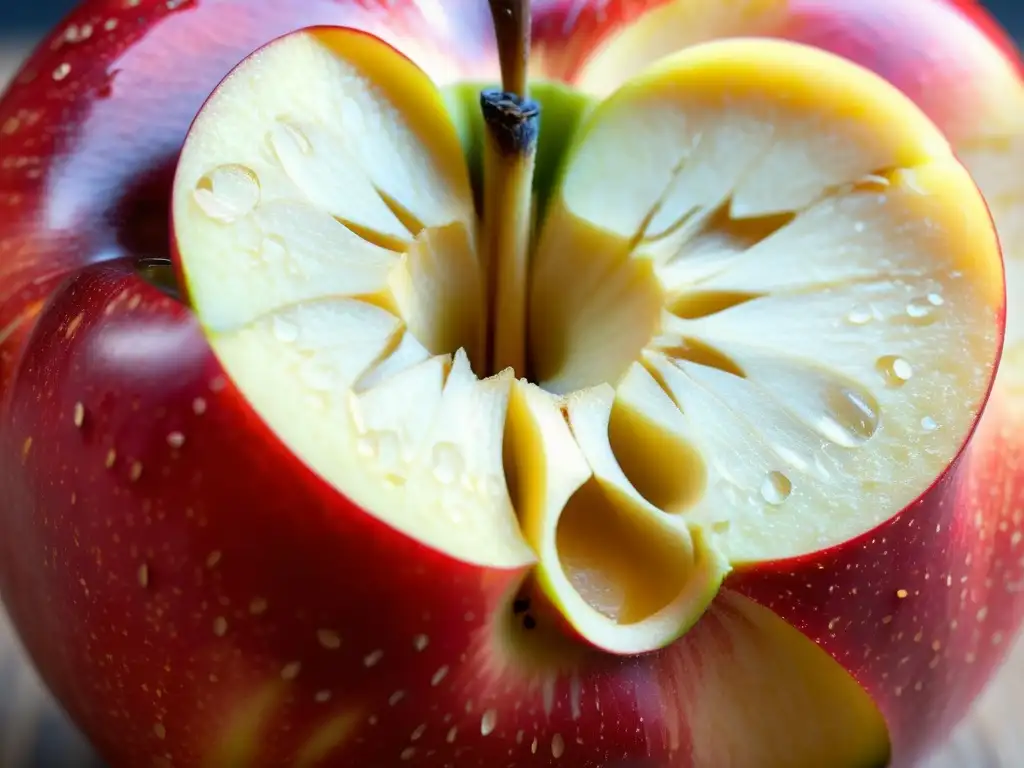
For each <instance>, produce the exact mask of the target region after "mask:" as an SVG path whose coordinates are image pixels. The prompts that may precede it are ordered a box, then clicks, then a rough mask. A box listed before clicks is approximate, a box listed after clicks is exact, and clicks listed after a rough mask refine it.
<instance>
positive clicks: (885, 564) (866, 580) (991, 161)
mask: <svg viewBox="0 0 1024 768" xmlns="http://www.w3.org/2000/svg"><path fill="white" fill-rule="evenodd" d="M664 2H665V0H622V1H621V2H616V0H612V2H596V3H595V2H583V3H565V2H557V0H556V1H554V2H550V3H542V6H543V7H542V8H541V9H540V10H539V12H538V13H537V15H536V16H535V23H536V27H537V30H538V32H537V35H536V37H535V43H534V45H535V48H536V49H537V50H539V51H540V52H541V55H542V58H543V60H544V61H545V62H546V63H548V64H550V65H553V66H556V70H555V71H556V73H557V75H559V76H561V77H564V78H566V79H567V80H569V81H570V82H571V81H572V80H573V78H574V77H576V76H577V75H578V73H579V72H580V71H581V69H582V64H583V63H584V61H585V60H586V58H587V57H588V55H591V54H592V53H593V52H594V51H595V50H596V49H597V48H598V47H599V46H600V44H601V43H602V42H603V41H606V40H608V39H609V38H610V37H612V36H613V35H614V34H616V33H617V32H619V31H621V30H622V29H623V28H625V27H626V26H627V25H629V24H631V23H636V22H638V21H641V20H642V16H643V15H644V14H645V13H647V12H648V11H650V10H651V9H655V8H657V7H659V6H661V5H663V4H664ZM692 5H694V6H699V3H693V4H692ZM737 5H740V6H742V5H743V4H742V3H740V4H737ZM747 5H749V6H750V9H754V8H755V7H756V8H759V9H760V10H761V12H760V13H757V12H755V11H754V10H749V12H748V13H747V15H746V16H745V17H744V22H745V23H746V24H747V25H749V26H746V27H743V26H737V27H734V28H730V29H722V30H720V34H732V35H747V34H755V35H759V36H771V37H778V38H783V39H789V40H793V41H796V42H801V43H805V44H809V45H815V46H817V47H820V48H823V49H825V50H829V51H831V52H833V53H837V54H839V55H842V56H845V57H846V58H849V59H851V60H853V61H855V62H856V63H858V64H860V65H862V66H864V67H866V68H868V69H871V70H873V71H875V72H876V73H878V74H880V75H882V76H884V77H885V78H887V79H888V80H889V81H890V82H892V83H893V84H894V85H896V86H897V87H899V88H900V89H901V90H902V91H903V92H904V93H906V94H907V95H908V96H909V97H910V98H912V99H913V100H914V101H915V102H916V103H917V104H918V105H919V106H920V107H922V109H923V110H924V111H925V112H926V113H927V114H928V115H929V117H931V118H932V120H934V121H935V122H936V123H937V124H938V125H939V127H940V128H942V129H943V130H944V131H945V132H946V134H947V136H949V137H950V139H951V142H952V143H953V145H954V147H955V148H956V149H958V150H959V152H960V154H961V157H962V158H963V160H964V162H965V164H966V165H967V166H968V168H970V169H971V170H972V171H975V172H976V174H977V178H978V181H979V185H980V187H981V189H982V191H983V192H985V193H986V194H987V195H988V196H989V201H990V205H991V206H992V209H993V214H994V216H995V219H996V222H997V225H998V226H999V229H1000V233H1001V235H1002V236H1003V240H1004V256H1005V258H1006V260H1007V269H1008V284H1007V294H1008V295H1007V302H1008V308H1009V312H1010V313H1011V314H1012V315H1013V316H1014V317H1015V316H1016V314H1017V313H1018V312H1024V280H1022V278H1024V272H1021V271H1020V270H1021V267H1020V266H1019V265H1020V264H1021V262H1022V260H1024V239H1022V238H1021V236H1020V231H1021V227H1020V224H1019V222H1020V221H1021V220H1022V219H1024V203H1022V202H1021V201H1022V200H1024V195H1022V194H1021V191H1022V190H1021V184H1022V183H1024V182H1021V181H1020V180H1021V179H1024V83H1022V80H1021V77H1022V75H1024V67H1022V64H1021V60H1020V57H1019V54H1018V52H1017V51H1016V49H1015V47H1014V45H1013V43H1012V42H1011V40H1010V38H1009V36H1008V35H1007V34H1006V33H1005V31H1004V30H1002V29H1001V28H1000V27H999V25H998V24H997V23H996V22H995V20H994V19H992V17H991V16H989V15H988V13H987V12H986V11H985V9H984V8H982V7H981V6H980V5H979V4H977V3H974V2H968V1H966V0H956V2H953V3H950V2H947V1H946V0H912V1H911V0H908V1H907V2H892V1H891V0H832V1H831V2H820V1H819V0H788V2H778V3H773V2H771V1H770V0H769V1H768V2H750V3H748V4H747ZM739 15H742V14H737V16H739ZM680 35H681V37H683V36H687V35H688V32H687V30H681V31H680ZM547 36H550V43H548V42H547V40H546V38H547ZM566 37H570V38H573V39H575V40H576V43H575V45H573V46H569V47H568V48H567V47H566V46H564V45H563V44H562V42H561V40H563V39H564V38H566ZM686 42H687V43H689V44H693V43H698V42H701V40H700V39H696V38H693V37H689V36H687V39H686ZM549 48H550V49H551V50H559V51H561V52H562V53H561V54H560V55H559V56H558V57H556V56H554V55H551V56H545V55H544V54H545V53H546V52H547V49H549ZM566 50H568V51H570V53H569V54H566V53H565V51H566ZM628 76H629V72H626V71H623V72H622V77H628ZM1000 152H1005V154H1004V155H1000V154H999V153H1000ZM994 166H995V167H994ZM1008 192H1010V193H1012V194H1008ZM1020 326H1021V324H1020V323H1019V322H1011V327H1010V328H1008V330H1007V338H1006V348H1005V355H1004V359H1003V362H1002V366H1001V368H1000V372H999V375H998V377H997V379H996V383H995V385H994V388H993V392H992V393H991V397H990V399H989V402H988V405H987V407H986V411H985V414H984V416H983V418H982V419H981V422H980V424H979V426H978V428H977V431H976V433H975V436H974V438H973V440H972V442H971V443H970V447H969V448H968V450H966V451H965V452H964V454H963V455H962V458H961V464H960V467H959V470H958V471H956V472H953V473H951V474H950V475H949V476H947V477H946V478H945V479H944V480H942V481H941V482H940V486H944V490H939V489H938V488H936V489H933V492H932V493H931V494H929V495H928V496H926V497H925V498H924V499H922V500H921V501H920V502H919V503H918V504H916V505H914V506H913V507H911V508H909V509H907V510H905V511H904V512H903V513H902V514H901V515H899V516H898V517H896V518H894V519H893V520H891V521H890V522H889V523H887V524H886V525H884V526H882V527H881V528H879V529H878V530H876V531H874V532H873V533H872V534H871V535H870V536H868V537H866V538H865V539H864V540H863V541H860V542H856V543H851V544H850V545H847V546H845V547H841V548H839V549H837V550H834V551H832V552H830V553H826V554H824V555H815V556H813V557H809V558H805V559H803V560H801V561H798V562H793V563H783V564H779V566H778V567H777V569H775V571H774V572H772V571H771V570H770V569H758V571H757V572H754V573H742V574H736V575H735V576H734V578H733V579H732V581H731V582H730V586H733V587H734V588H736V589H738V590H739V591H740V592H742V593H743V594H745V595H747V596H749V597H752V598H753V599H755V600H757V601H758V602H760V603H762V604H763V605H766V606H768V607H771V608H772V609H773V610H775V611H776V612H777V613H778V614H779V615H781V616H784V617H785V618H786V619H787V620H789V621H790V622H791V623H793V624H794V625H795V626H797V627H799V628H800V629H802V630H803V631H804V632H805V633H807V635H808V636H809V637H811V638H813V639H814V640H815V642H817V643H819V644H820V645H821V646H822V647H823V648H825V649H827V650H828V651H829V653H831V654H832V655H833V656H834V657H835V658H836V659H837V660H839V661H840V662H841V663H842V664H843V665H844V666H845V667H846V668H847V669H848V670H850V672H851V673H852V674H853V675H854V676H855V677H856V678H857V679H858V680H859V681H860V682H861V684H862V685H864V686H865V688H866V689H867V690H869V691H870V692H871V694H872V696H873V697H874V698H875V700H876V701H877V702H878V703H879V704H880V706H881V707H882V708H883V710H884V712H885V714H886V717H887V720H888V721H889V723H890V727H891V729H892V735H893V739H894V743H895V748H896V753H897V755H900V754H902V755H914V756H916V755H918V754H920V753H921V752H922V751H923V750H925V749H927V747H928V746H929V745H930V742H934V741H935V740H936V739H941V738H942V737H943V735H944V734H945V733H947V732H948V729H949V728H950V727H951V726H952V725H954V724H955V723H956V722H957V721H958V720H959V719H960V718H961V717H962V716H963V715H964V713H965V712H966V709H967V707H968V706H969V704H970V702H971V701H972V700H973V699H974V698H975V696H976V695H977V694H978V693H979V691H980V689H981V688H982V687H983V686H984V684H985V683H986V681H987V680H988V679H989V678H990V677H991V674H992V672H993V670H994V669H995V668H996V667H997V666H998V665H999V663H1000V662H1001V661H1002V659H1003V657H1004V655H1005V653H1006V651H1007V650H1008V649H1009V647H1010V646H1011V645H1012V640H1013V638H1014V635H1015V634H1016V632H1017V631H1018V629H1019V627H1020V626H1021V623H1022V621H1024V541H1022V529H1024V474H1022V469H1024V444H1022V443H1021V440H1020V437H1019V436H1020V435H1021V434H1024V329H1022V328H1021V327H1020ZM936 496H937V498H938V499H939V501H938V503H937V504H932V503H930V501H931V500H932V499H933V498H936Z"/></svg>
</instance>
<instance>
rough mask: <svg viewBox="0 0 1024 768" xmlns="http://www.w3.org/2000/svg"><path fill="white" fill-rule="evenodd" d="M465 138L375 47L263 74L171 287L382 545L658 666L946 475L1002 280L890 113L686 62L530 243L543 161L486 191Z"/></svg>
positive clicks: (591, 134)
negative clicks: (734, 601)
mask: <svg viewBox="0 0 1024 768" xmlns="http://www.w3.org/2000/svg"><path fill="white" fill-rule="evenodd" d="M552 98H554V97H552ZM492 106H493V105H492ZM465 128H466V126H464V125H459V126H457V125H455V124H453V121H452V119H451V118H450V117H449V115H448V113H447V112H446V110H445V102H444V100H443V98H442V96H441V94H440V93H439V92H438V91H437V89H436V88H435V87H434V86H433V85H432V84H431V83H430V81H429V80H428V79H427V78H426V76H425V75H424V74H423V73H422V72H421V71H420V70H418V69H417V68H416V67H415V66H414V65H413V64H412V63H411V62H410V61H408V60H407V59H405V58H403V57H402V56H401V55H400V54H398V53H397V52H395V51H394V50H393V49H391V48H390V47H388V46H387V45H385V44H384V43H382V42H380V41H378V40H376V39H374V38H372V37H370V36H367V35H364V34H361V33H358V32H354V31H351V30H344V29H315V30H307V31H303V32H299V33H296V34H293V35H289V36H287V37H284V38H281V39H280V40H278V41H276V42H274V43H272V44H270V45H269V46H267V47H266V48H264V49H262V50H261V51H259V52H257V53H255V54H253V55H252V56H251V57H250V58H249V59H247V60H246V61H245V62H243V63H242V64H241V65H240V66H239V67H238V68H237V69H236V70H235V71H234V72H233V73H232V74H231V75H230V76H229V77H228V78H227V79H226V80H225V81H224V83H223V84H221V86H220V87H219V88H218V89H217V91H216V92H215V93H214V94H213V96H212V97H211V98H210V100H209V101H208V103H207V104H206V105H205V107H204V108H203V110H202V112H201V113H200V115H199V116H198V118H197V119H196V121H195V124H194V126H193V128H192V130H191V132H190V134H189V137H188V140H187V142H186V144H185V147H184V150H183V152H182V156H181V160H180V165H179V168H178V173H177V177H176V180H175V187H174V197H173V221H174V235H175V240H176V247H177V260H178V266H179V269H180V271H181V273H182V276H183V282H184V284H185V286H186V287H187V290H188V293H189V296H190V299H191V302H192V304H193V306H194V308H195V311H196V312H197V314H198V316H199V318H200V320H201V322H202V324H203V326H204V327H205V329H206V331H207V333H208V336H209V338H210V341H211V344H212V346H213V348H214V350H215V351H216V354H217V355H218V357H219V359H220V361H221V362H222V364H223V365H224V368H225V370H226V371H227V372H228V374H229V375H230V376H231V377H232V379H233V380H234V381H235V382H236V384H237V385H238V387H239V388H240V389H241V391H242V392H243V393H244V394H245V396H246V397H247V398H248V399H249V401H250V402H251V404H252V406H253V408H254V409H255V410H256V412H258V413H259V414H260V415H261V416H262V418H263V419H264V420H265V421H266V422H267V423H268V424H269V425H270V427H271V428H272V429H273V430H274V431H275V432H276V434H277V435H279V436H280V439H281V440H282V441H283V442H284V444H286V445H287V446H288V447H289V448H290V449H291V450H292V451H293V452H294V453H295V454H296V455H297V456H299V457H300V458H301V459H302V460H303V461H305V462H306V463H307V464H308V466H310V467H311V468H312V469H313V470H314V471H316V472H317V473H319V474H320V475H321V476H322V477H323V479H324V480H325V481H326V482H328V483H330V484H331V485H333V486H334V487H335V488H337V490H338V491H339V493H341V494H343V495H344V496H346V497H347V498H349V499H351V500H352V501H353V502H354V503H355V504H356V505H357V506H358V508H360V509H362V510H365V513H366V514H371V515H374V516H376V517H377V518H379V519H380V520H382V521H384V522H386V523H387V524H389V525H390V526H392V527H393V528H394V529H396V530H397V531H398V532H400V533H401V534H403V535H406V536H410V537H413V538H415V539H417V540H418V541H420V542H422V543H423V544H425V545H427V546H429V547H432V548H434V549H436V550H438V551H441V552H443V553H445V554H447V555H448V556H450V557H452V558H456V559H459V560H462V561H465V562H469V563H473V564H477V565H479V566H481V567H485V568H502V569H533V572H534V575H535V576H536V583H537V584H539V585H540V587H541V590H542V592H543V593H544V595H546V597H547V598H548V599H549V600H550V604H551V605H552V606H553V607H554V608H555V609H556V612H557V614H558V615H559V616H560V617H561V618H563V619H564V620H565V622H566V624H567V625H568V626H570V627H571V628H572V629H573V630H574V631H575V632H576V633H577V634H578V635H580V636H582V637H583V638H584V639H586V640H587V641H589V642H590V643H591V644H593V645H595V646H598V647H600V648H603V649H606V650H608V651H611V652H614V653H639V652H643V651H648V650H653V649H657V648H661V647H663V646H665V645H667V644H669V643H671V642H672V641H673V640H675V639H676V638H678V637H679V636H680V635H681V634H683V633H685V632H686V631H687V630H688V629H689V628H691V627H692V626H693V625H694V624H695V623H696V622H697V620H698V619H699V618H700V616H701V615H702V614H703V613H704V612H705V610H706V609H707V607H708V606H709V605H710V604H711V602H712V601H713V600H714V598H715V595H716V594H717V593H718V591H719V588H720V586H721V584H722V582H723V579H725V577H726V575H727V574H728V572H729V571H730V569H731V568H733V567H736V566H738V565H745V564H751V563H757V562H763V561H770V560H777V559H780V558H786V557H792V556H797V555H801V554H806V553H810V552H814V551H817V550H820V549H823V548H826V547H830V546H834V545H837V544H839V543H842V542H844V541H847V540H849V539H852V538H855V537H857V536H859V535H861V534H864V533H865V532H867V531H868V530H869V529H871V528H872V527H873V526H875V525H877V524H878V523H880V522H882V521H884V520H886V519H888V518H890V517H892V516H893V515H895V514H896V513H898V512H899V510H901V509H902V508H904V507H905V506H906V505H907V504H909V503H911V502H912V501H913V500H914V499H915V498H916V497H917V496H918V495H919V494H921V493H922V492H923V491H924V490H925V489H926V488H927V486H928V485H929V483H931V482H932V481H933V479H934V478H935V477H938V476H940V475H941V474H942V473H943V471H944V469H945V468H946V466H947V465H948V464H949V463H950V462H951V461H952V460H953V458H954V457H955V456H956V454H957V452H958V450H959V448H960V446H961V445H962V444H963V442H964V440H965V439H966V437H967V434H968V432H969V430H970V428H971V425H972V424H973V421H974V417H975V415H976V411H977V409H978V408H979V407H980V404H981V402H982V400H983V398H984V395H985V393H986V391H987V388H988V386H989V384H990V381H991V377H992V369H993V362H994V360H995V359H996V357H997V353H998V347H999V338H1000V323H1001V317H1002V274H1001V266H1000V263H999V258H998V248H997V244H996V242H995V237H994V235H993V233H992V230H991V226H990V222H989V218H988V216H987V213H986V211H985V208H984V204H983V202H982V201H981V198H980V195H979V194H978V193H977V191H976V189H975V187H974V185H973V184H972V182H971V180H970V178H969V176H968V175H967V173H966V172H965V171H964V170H963V169H962V168H961V166H960V165H959V164H958V163H957V162H956V161H955V159H954V158H953V155H952V153H951V151H950V149H949V147H948V146H947V145H946V143H945V141H944V140H943V139H942V137H941V135H940V134H939V132H938V131H937V130H936V129H935V128H934V127H933V126H932V124H931V123H930V122H929V121H928V120H927V119H926V118H925V117H924V116H923V115H922V114H921V113H920V112H918V111H917V110H916V109H915V108H914V107H913V106H912V105H911V103H910V102H909V101H907V100H906V99H905V98H904V97H903V96H901V95H900V94H899V93H898V92H896V91H895V90H894V89H893V88H892V87H890V86H888V85H887V84H886V83H885V82H884V81H882V80H880V79H878V78H876V77H874V76H873V75H871V74H869V73H868V72H866V71H864V70H861V69H859V68H857V67H855V66H854V65H852V64H849V63H847V62H844V61H842V60H840V59H838V58H835V57H832V56H830V55H828V54H824V53H821V52H819V51H815V50H812V49H809V48H803V47H800V46H797V45H793V44H788V43H781V42H775V41H749V40H740V41H732V42H723V43H714V44H709V45H705V46H701V47H696V48H692V49H689V50H686V51H684V52H683V53H681V54H679V55H676V56H674V57H672V58H669V59H666V60H664V61H662V62H659V63H658V64H656V65H655V66H654V67H653V68H651V69H649V70H648V71H646V72H645V73H643V74H642V75H640V76H638V77H637V78H635V79H633V80H631V81H630V82H629V83H627V84H626V85H624V86H623V87H622V88H621V89H619V90H618V91H617V92H616V93H614V94H612V95H611V96H610V97H609V98H608V99H607V100H606V101H605V102H604V103H602V104H601V105H599V106H597V107H596V108H595V109H594V110H593V111H591V112H588V113H587V114H586V115H585V116H584V117H582V119H581V123H580V126H579V128H578V131H577V132H576V134H575V136H574V138H572V139H571V140H570V141H569V142H567V146H568V149H567V150H566V152H565V153H563V154H564V156H562V157H560V158H558V159H557V162H558V168H559V169H560V170H559V173H557V174H555V173H552V172H551V169H550V168H547V169H542V171H543V172H544V173H545V174H546V176H547V177H548V178H555V179H557V180H556V181H555V182H554V186H553V188H551V189H544V190H540V191H539V192H538V194H544V195H546V199H547V200H548V202H547V204H546V207H545V215H544V216H543V220H542V221H540V222H538V223H536V224H533V223H532V221H531V217H530V216H529V215H525V214H524V211H523V207H524V206H527V205H529V204H530V198H529V195H527V194H523V186H524V185H525V184H529V183H530V173H531V172H532V166H533V165H534V159H533V158H532V157H531V158H530V159H529V162H523V163H516V162H508V163H505V164H504V165H503V161H501V158H500V157H497V156H496V155H492V156H490V157H489V158H488V159H487V161H486V162H484V163H483V165H484V175H485V177H487V176H488V174H490V178H491V180H490V181H488V182H487V183H488V184H491V182H492V181H493V180H494V175H495V173H499V174H500V173H502V172H503V169H504V170H507V171H508V172H511V170H512V169H514V170H515V173H516V174H517V175H516V177H515V178H516V179H518V181H509V177H506V178H505V179H504V181H505V183H504V185H503V186H502V185H497V186H494V185H491V186H489V187H488V190H487V193H486V194H480V195H474V190H473V189H472V187H471V183H470V176H469V173H468V171H467V161H466V158H464V156H463V151H462V149H461V147H460V144H459V136H460V135H466V134H467V131H466V130H465ZM488 146H490V145H488ZM502 146H503V145H501V142H498V144H497V145H494V146H491V149H489V150H485V151H491V152H495V151H497V150H495V147H497V149H498V150H502ZM507 149H508V147H505V148H504V150H507ZM504 150H502V151H504ZM496 158H497V159H496ZM506 159H507V158H506ZM542 160H543V162H545V163H551V162H555V159H554V158H551V157H550V156H549V155H544V156H543V157H542ZM495 169H497V171H496V170H495ZM527 189H528V188H527ZM501 190H504V191H503V192H502V191H501ZM476 198H479V199H482V200H484V201H485V203H484V204H485V208H486V209H487V210H486V211H485V215H483V216H480V215H478V213H477V211H476V209H475V206H474V199H476ZM500 211H504V212H505V214H506V215H504V216H503V215H496V214H497V213H500ZM484 222H487V224H488V225H489V227H490V228H491V231H485V229H486V228H485V225H484ZM497 227H505V228H509V229H508V231H505V232H496V231H494V230H495V228H497ZM522 227H527V228H530V227H535V230H530V229H528V230H525V231H524V230H522V229H521V228H522ZM495 243H496V244H497V245H494V244H495ZM489 244H490V245H489ZM495 260H497V261H495ZM501 275H516V278H515V279H514V280H502V279H501V278H500V276H501ZM495 276H498V278H497V279H496V278H495ZM491 305H493V306H517V307H522V308H523V309H524V310H526V312H525V317H524V318H523V320H522V322H521V323H520V324H518V325H517V326H516V327H510V321H509V318H510V316H509V315H501V316H498V317H497V318H495V317H494V312H493V308H492V306H491ZM520 326H521V327H520ZM496 336H499V337H500V338H498V339H497V341H498V342H499V343H498V344H497V345H496V343H495V341H496V339H495V337H496ZM520 343H522V344H524V345H525V350H524V351H525V355H517V354H513V355H512V359H520V360H523V359H525V361H526V362H525V363H522V362H520V363H519V364H514V365H515V368H508V369H505V370H491V368H492V367H493V364H492V362H491V359H492V357H493V355H492V354H491V350H492V348H494V347H495V346H497V347H499V348H500V347H502V346H503V345H505V346H509V345H511V346H515V345H517V344H520ZM499 357H500V354H499ZM520 367H522V369H521V370H520V369H519V368H520Z"/></svg>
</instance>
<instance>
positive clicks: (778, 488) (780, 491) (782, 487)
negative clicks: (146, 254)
mask: <svg viewBox="0 0 1024 768" xmlns="http://www.w3.org/2000/svg"><path fill="white" fill-rule="evenodd" d="M792 492H793V483H792V482H791V481H790V479H789V478H788V477H786V476H785V475H784V474H782V473H781V472H776V471H772V472H769V473H768V474H767V475H765V477H764V482H762V483H761V496H762V498H764V500H765V501H767V502H768V503H769V504H772V505H774V506H778V505H779V504H781V503H782V502H784V501H785V500H786V499H788V498H789V494H791V493H792Z"/></svg>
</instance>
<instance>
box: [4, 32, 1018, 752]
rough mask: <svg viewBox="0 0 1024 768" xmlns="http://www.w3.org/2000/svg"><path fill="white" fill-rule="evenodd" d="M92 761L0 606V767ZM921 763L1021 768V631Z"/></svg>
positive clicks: (16, 49) (13, 46)
mask: <svg viewBox="0 0 1024 768" xmlns="http://www.w3.org/2000/svg"><path fill="white" fill-rule="evenodd" d="M26 52H27V45H26V44H24V43H21V42H19V41H6V42H4V41H2V40H0V89H2V87H3V84H4V83H5V82H6V80H7V78H8V77H9V76H10V75H11V74H13V71H14V69H15V68H16V66H17V65H18V63H19V62H20V60H21V58H22V56H23V55H24V54H25V53H26ZM29 724H31V727H26V725H29ZM40 729H41V730H40ZM93 765H96V764H95V763H94V762H93V760H92V759H91V758H90V756H89V750H88V747H87V746H86V744H85V742H84V741H83V740H82V739H81V737H80V736H78V735H77V734H76V733H75V732H74V730H73V728H72V727H71V726H70V724H69V723H68V722H67V720H66V718H64V716H63V715H62V714H61V712H60V710H59V709H58V708H57V707H56V705H54V703H53V702H52V700H51V699H50V697H49V696H48V695H47V694H46V692H45V691H44V690H43V688H42V686H41V685H40V683H39V681H38V679H37V677H36V675H35V673H34V672H33V671H32V670H31V668H30V667H29V666H28V665H27V663H26V662H25V660H24V656H23V654H22V652H21V649H20V648H19V646H18V643H17V641H16V639H15V638H14V636H13V635H12V633H11V628H10V626H9V625H8V623H7V620H6V616H5V615H4V614H3V611H2V609H0V768H58V767H59V768H80V767H82V766H90V768H92V766H93ZM922 768H1024V637H1021V638H1020V639H1019V640H1018V642H1017V644H1016V647H1015V649H1014V650H1013V652H1012V653H1011V655H1010V658H1009V660H1008V662H1007V663H1006V665H1005V667H1004V668H1003V670H1002V672H1001V673H1000V674H999V675H998V677H997V678H996V680H995V681H994V682H993V684H992V685H991V686H990V687H989V689H988V691H987V692H986V693H985V695H984V696H983V697H982V698H981V700H980V701H979V702H978V704H977V706H976V707H975V710H974V711H973V712H972V714H971V715H970V717H968V719H967V720H966V722H964V723H963V724H962V725H961V726H960V728H958V729H957V730H956V731H955V732H954V733H953V734H952V736H951V738H950V740H949V742H948V743H947V744H946V745H945V746H944V747H943V749H941V750H940V751H939V752H938V753H937V754H936V755H934V756H933V757H932V758H931V759H930V760H928V761H927V762H926V763H925V765H924V766H923V767H922Z"/></svg>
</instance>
